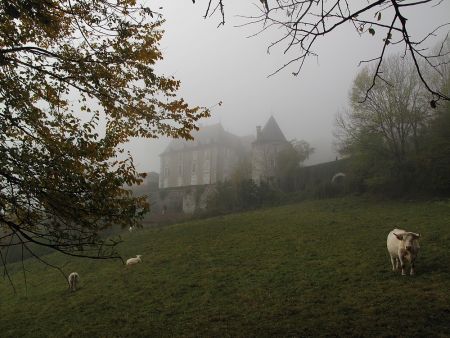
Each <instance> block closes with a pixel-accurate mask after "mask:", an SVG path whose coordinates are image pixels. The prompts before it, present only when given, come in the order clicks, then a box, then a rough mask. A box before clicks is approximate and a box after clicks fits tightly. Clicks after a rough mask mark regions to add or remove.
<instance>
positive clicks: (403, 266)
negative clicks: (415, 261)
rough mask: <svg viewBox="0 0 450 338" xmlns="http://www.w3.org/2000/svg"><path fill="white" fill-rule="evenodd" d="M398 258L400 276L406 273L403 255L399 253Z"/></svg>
mask: <svg viewBox="0 0 450 338" xmlns="http://www.w3.org/2000/svg"><path fill="white" fill-rule="evenodd" d="M398 260H399V261H400V266H401V268H402V276H405V275H406V272H405V261H404V260H403V257H402V256H401V255H399V256H398Z"/></svg>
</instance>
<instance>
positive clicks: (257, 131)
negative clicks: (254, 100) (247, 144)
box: [256, 126, 261, 140]
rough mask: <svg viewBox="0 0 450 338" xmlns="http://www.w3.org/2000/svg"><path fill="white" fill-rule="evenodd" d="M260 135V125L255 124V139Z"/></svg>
mask: <svg viewBox="0 0 450 338" xmlns="http://www.w3.org/2000/svg"><path fill="white" fill-rule="evenodd" d="M260 136H261V126H256V139H257V140H258V139H259V138H260Z"/></svg>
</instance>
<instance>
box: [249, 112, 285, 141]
mask: <svg viewBox="0 0 450 338" xmlns="http://www.w3.org/2000/svg"><path fill="white" fill-rule="evenodd" d="M256 141H257V142H258V141H261V142H287V141H286V137H285V136H284V134H283V132H282V131H281V129H280V126H279V125H278V123H277V121H276V120H275V118H274V117H273V116H271V117H270V118H269V120H268V121H267V123H266V125H265V126H264V128H263V129H262V130H261V132H260V133H259V135H257V140H256Z"/></svg>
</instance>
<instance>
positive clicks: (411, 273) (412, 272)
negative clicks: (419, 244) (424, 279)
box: [409, 261, 416, 276]
mask: <svg viewBox="0 0 450 338" xmlns="http://www.w3.org/2000/svg"><path fill="white" fill-rule="evenodd" d="M415 273H416V272H415V270H414V261H413V262H411V271H409V274H410V275H411V276H413V275H414V274H415Z"/></svg>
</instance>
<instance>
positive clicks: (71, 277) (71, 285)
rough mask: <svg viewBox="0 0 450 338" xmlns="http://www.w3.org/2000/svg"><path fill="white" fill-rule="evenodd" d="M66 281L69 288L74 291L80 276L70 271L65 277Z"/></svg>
mask: <svg viewBox="0 0 450 338" xmlns="http://www.w3.org/2000/svg"><path fill="white" fill-rule="evenodd" d="M67 281H68V282H69V290H71V291H76V290H77V284H78V282H79V281H80V276H79V275H78V273H76V272H72V273H71V274H70V275H69V277H68V278H67Z"/></svg>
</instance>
